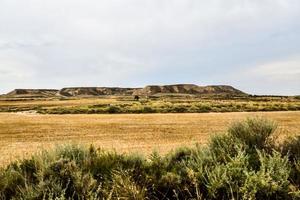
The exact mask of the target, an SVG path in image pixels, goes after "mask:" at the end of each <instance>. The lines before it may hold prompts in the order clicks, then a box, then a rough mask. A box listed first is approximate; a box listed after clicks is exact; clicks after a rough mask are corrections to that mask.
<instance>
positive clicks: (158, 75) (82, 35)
mask: <svg viewBox="0 0 300 200" xmlns="http://www.w3.org/2000/svg"><path fill="white" fill-rule="evenodd" d="M173 83H195V84H198V85H209V84H228V85H232V86H234V87H237V88H239V89H241V90H243V91H245V92H249V93H252V94H285V95H294V94H300V1H299V0H226V1H224V0H26V1H22V0H0V93H6V92H8V91H9V90H12V89H14V88H62V87H67V86H124V87H125V86H144V85H147V84H173Z"/></svg>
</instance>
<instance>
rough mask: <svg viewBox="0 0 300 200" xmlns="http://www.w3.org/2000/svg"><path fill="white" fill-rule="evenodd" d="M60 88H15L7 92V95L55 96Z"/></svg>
mask: <svg viewBox="0 0 300 200" xmlns="http://www.w3.org/2000/svg"><path fill="white" fill-rule="evenodd" d="M58 91H59V90H56V89H14V90H13V91H11V92H9V93H7V94H6V96H33V97H35V96H41V97H50V96H55V95H56V94H57V92H58Z"/></svg>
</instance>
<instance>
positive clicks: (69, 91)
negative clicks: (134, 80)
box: [58, 87, 140, 97]
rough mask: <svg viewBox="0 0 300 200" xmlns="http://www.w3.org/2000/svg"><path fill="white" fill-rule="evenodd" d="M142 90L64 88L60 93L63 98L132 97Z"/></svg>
mask: <svg viewBox="0 0 300 200" xmlns="http://www.w3.org/2000/svg"><path fill="white" fill-rule="evenodd" d="M138 89H140V88H119V87H72V88H63V89H61V90H60V91H59V92H58V95H62V96H67V97H70V96H101V95H116V96H119V95H121V96H123V95H132V94H133V92H134V91H136V90H138Z"/></svg>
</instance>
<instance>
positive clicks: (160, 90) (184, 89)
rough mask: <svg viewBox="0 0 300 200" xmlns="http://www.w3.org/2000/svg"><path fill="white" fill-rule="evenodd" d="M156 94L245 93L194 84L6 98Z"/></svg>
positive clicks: (29, 92)
mask: <svg viewBox="0 0 300 200" xmlns="http://www.w3.org/2000/svg"><path fill="white" fill-rule="evenodd" d="M156 94H190V95H231V96H240V95H246V93H244V92H242V91H240V90H238V89H236V88H234V87H232V86H228V85H211V86H198V85H194V84H176V85H149V86H146V87H144V88H121V87H69V88H62V89H61V90H55V89H15V90H13V91H11V92H9V93H7V94H6V95H7V96H42V97H51V96H65V97H75V96H103V95H110V96H114V95H115V96H125V95H140V96H151V95H156Z"/></svg>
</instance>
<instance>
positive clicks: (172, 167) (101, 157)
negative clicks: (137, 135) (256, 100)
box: [0, 118, 300, 200]
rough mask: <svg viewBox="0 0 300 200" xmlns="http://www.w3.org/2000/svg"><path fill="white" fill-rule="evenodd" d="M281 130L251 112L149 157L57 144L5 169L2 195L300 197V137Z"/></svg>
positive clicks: (50, 198) (52, 199)
mask: <svg viewBox="0 0 300 200" xmlns="http://www.w3.org/2000/svg"><path fill="white" fill-rule="evenodd" d="M275 128H276V126H275V124H274V123H273V122H271V121H268V120H265V119H260V118H251V119H247V120H245V121H241V122H237V123H234V124H233V125H232V126H231V127H230V128H229V130H228V132H227V133H226V134H224V135H217V136H214V137H213V138H212V139H211V140H210V141H209V143H208V145H206V146H200V145H196V146H193V147H182V148H179V149H176V150H174V151H172V152H170V153H168V154H167V155H165V156H161V155H159V154H158V153H157V152H153V153H152V154H151V155H150V156H149V157H148V158H144V157H143V156H141V155H137V154H118V153H117V152H114V151H105V150H103V149H96V148H95V147H93V146H90V147H88V148H87V147H83V146H78V145H64V146H58V147H57V148H55V149H54V150H52V151H43V152H41V153H39V154H36V155H34V156H32V157H31V158H28V159H24V160H20V161H16V162H14V163H11V164H10V165H8V166H6V167H5V168H3V169H0V199H3V200H6V199H37V200H38V199H44V200H69V199H77V200H85V199H86V200H97V199H136V200H140V199H170V200H171V199H198V200H201V199H235V200H237V199H263V200H267V199H299V198H300V190H299V188H300V160H299V157H300V155H299V153H300V152H299V137H298V138H293V139H288V140H286V141H285V142H283V143H281V144H280V145H281V146H276V145H275V143H274V136H273V133H274V130H275Z"/></svg>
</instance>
